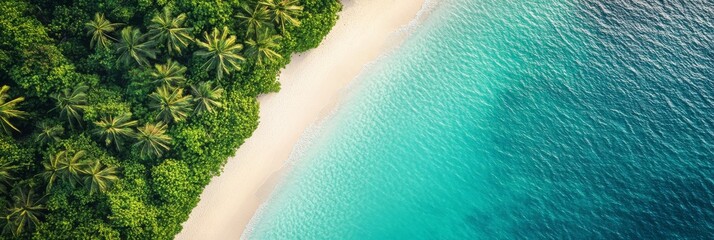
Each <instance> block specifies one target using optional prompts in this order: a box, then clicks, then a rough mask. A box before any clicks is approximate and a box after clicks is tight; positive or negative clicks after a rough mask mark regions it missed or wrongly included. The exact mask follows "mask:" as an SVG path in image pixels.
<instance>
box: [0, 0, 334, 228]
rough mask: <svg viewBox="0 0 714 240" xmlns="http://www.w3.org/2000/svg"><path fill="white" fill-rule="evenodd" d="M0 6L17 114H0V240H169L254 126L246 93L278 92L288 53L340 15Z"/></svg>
mask: <svg viewBox="0 0 714 240" xmlns="http://www.w3.org/2000/svg"><path fill="white" fill-rule="evenodd" d="M0 9H3V10H2V11H0V81H2V85H8V86H11V88H10V93H9V95H8V94H7V92H8V90H7V89H5V90H2V92H3V94H2V95H0V96H2V97H1V98H2V101H3V102H2V103H0V114H1V113H2V111H5V110H6V109H11V110H23V111H27V114H26V115H24V114H23V115H22V117H24V118H25V119H20V118H18V117H11V116H9V115H0V117H2V116H6V117H7V118H8V119H10V121H12V124H14V125H11V126H13V127H12V128H10V127H7V128H6V129H11V130H12V134H13V135H14V136H10V135H8V134H0V192H2V193H4V194H3V195H2V196H0V203H6V204H5V208H4V211H5V214H6V215H5V216H6V217H5V218H0V219H2V221H1V222H2V223H3V226H4V229H5V230H6V231H5V234H4V235H3V236H0V238H1V237H10V238H13V237H14V238H22V239H28V238H33V239H171V238H173V236H174V235H175V234H176V233H178V231H180V230H181V223H182V222H183V221H185V220H186V219H187V218H188V215H189V213H190V212H191V209H192V208H193V207H194V206H195V205H196V204H197V202H198V199H199V198H198V197H199V194H200V192H201V190H202V189H203V187H204V186H205V185H206V184H207V183H208V182H209V181H210V179H211V178H212V177H213V176H215V175H217V174H219V173H220V171H221V168H222V166H223V164H224V163H225V161H226V159H227V158H228V157H229V156H231V155H233V153H234V152H235V149H236V148H237V147H238V146H240V145H241V144H242V143H243V142H244V140H245V139H246V138H248V137H249V136H250V135H251V134H252V132H253V131H254V130H255V129H256V127H257V125H258V102H257V100H256V96H258V95H259V94H262V93H267V92H274V91H277V90H278V89H279V83H278V82H277V74H278V73H279V71H280V69H281V68H282V67H283V66H285V64H287V63H288V62H289V56H290V55H291V54H292V53H293V52H295V51H305V50H307V49H308V48H311V47H314V46H316V45H317V44H318V43H319V42H320V41H321V39H322V38H323V37H324V35H325V34H326V33H327V31H328V30H329V29H330V28H331V26H332V25H334V23H335V20H336V19H337V15H336V13H337V11H339V9H340V4H339V3H338V2H337V1H336V0H299V1H296V0H246V1H239V0H221V1H200V0H106V1H88V0H78V1H51V0H15V1H0ZM169 9H170V10H169ZM110 19H111V21H110ZM118 23H122V24H118ZM125 24H126V25H127V27H124V28H123V29H121V27H122V26H124V25H125ZM128 26H136V27H128ZM211 30H212V31H211ZM142 31H147V34H142ZM200 33H204V34H203V36H202V39H200V40H199V41H196V46H193V45H192V44H191V43H192V42H194V39H193V37H192V36H194V35H197V34H200ZM231 33H234V34H235V33H237V34H235V35H233V34H231ZM276 33H277V34H276ZM241 43H244V44H245V47H246V49H245V52H243V49H242V48H243V45H241ZM243 53H245V54H246V56H248V59H244V58H243V56H241V54H243ZM150 66H153V67H150ZM10 96H12V98H11V97H10ZM11 99H15V100H11ZM17 99H20V100H23V99H24V101H20V100H17ZM18 103H20V104H18ZM3 104H4V105H3ZM2 106H6V107H4V108H3V107H2ZM18 107H19V108H18ZM20 120H22V121H20ZM0 121H1V120H0ZM3 122H6V121H3ZM67 123H68V125H69V127H67V126H66V125H64V124H67ZM85 123H90V124H89V127H87V128H84V127H83V126H85V125H86V124H85ZM169 124H170V125H169ZM63 125H64V126H63ZM137 126H138V127H137ZM65 128H66V129H65ZM16 129H20V130H23V131H22V132H17V131H15V130H16ZM26 129H31V130H32V131H25V130H26ZM13 137H15V138H13ZM93 139H94V140H96V142H95V141H94V140H93ZM165 158H166V159H165ZM8 189H15V190H12V191H8ZM8 192H10V193H11V194H8ZM23 194H24V195H23ZM13 196H14V197H13ZM18 199H21V200H23V201H19V200H18ZM23 204H24V205H23Z"/></svg>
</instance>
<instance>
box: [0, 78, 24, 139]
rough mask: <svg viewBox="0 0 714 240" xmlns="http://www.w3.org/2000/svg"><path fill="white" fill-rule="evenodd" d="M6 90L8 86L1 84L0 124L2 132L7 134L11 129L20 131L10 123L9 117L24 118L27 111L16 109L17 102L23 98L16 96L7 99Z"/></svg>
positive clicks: (8, 96) (8, 88)
mask: <svg viewBox="0 0 714 240" xmlns="http://www.w3.org/2000/svg"><path fill="white" fill-rule="evenodd" d="M8 90H10V87H8V86H2V88H0V126H2V130H3V132H5V133H6V134H7V135H10V134H11V133H12V131H11V130H15V131H18V132H19V131H20V130H19V129H17V128H16V127H15V126H14V125H12V123H10V119H11V118H20V119H23V118H25V116H26V115H27V113H25V112H23V111H20V110H17V109H16V108H17V104H19V103H20V102H22V101H25V98H24V97H18V98H15V99H12V100H9V101H8V99H9V98H10V95H9V94H7V91H8Z"/></svg>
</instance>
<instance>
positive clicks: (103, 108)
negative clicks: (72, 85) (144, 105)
mask: <svg viewBox="0 0 714 240" xmlns="http://www.w3.org/2000/svg"><path fill="white" fill-rule="evenodd" d="M122 95H123V94H122V92H121V90H120V89H118V88H115V87H108V88H107V87H94V88H92V89H90V90H89V91H88V92H87V103H88V104H87V106H86V107H85V108H84V115H83V116H84V117H83V118H84V120H85V121H87V122H94V121H98V120H99V119H100V118H103V117H107V116H119V115H125V114H130V113H131V106H130V105H129V103H127V102H125V101H124V99H123V97H122Z"/></svg>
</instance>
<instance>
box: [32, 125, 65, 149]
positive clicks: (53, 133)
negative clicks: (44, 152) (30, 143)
mask: <svg viewBox="0 0 714 240" xmlns="http://www.w3.org/2000/svg"><path fill="white" fill-rule="evenodd" d="M37 129H38V130H39V132H38V133H37V135H35V142H36V143H39V144H40V145H45V144H48V143H51V142H54V141H57V140H59V137H60V135H62V134H63V133H64V127H62V126H61V125H57V124H52V123H50V122H47V121H43V122H40V123H38V124H37Z"/></svg>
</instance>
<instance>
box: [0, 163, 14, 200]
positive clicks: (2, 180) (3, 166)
mask: <svg viewBox="0 0 714 240" xmlns="http://www.w3.org/2000/svg"><path fill="white" fill-rule="evenodd" d="M16 168H17V166H15V165H13V164H12V163H11V162H9V161H7V160H6V159H4V158H0V193H2V194H7V192H8V191H7V190H8V188H7V187H8V186H10V185H11V184H10V180H13V179H15V177H13V176H12V171H13V170H15V169H16Z"/></svg>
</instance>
